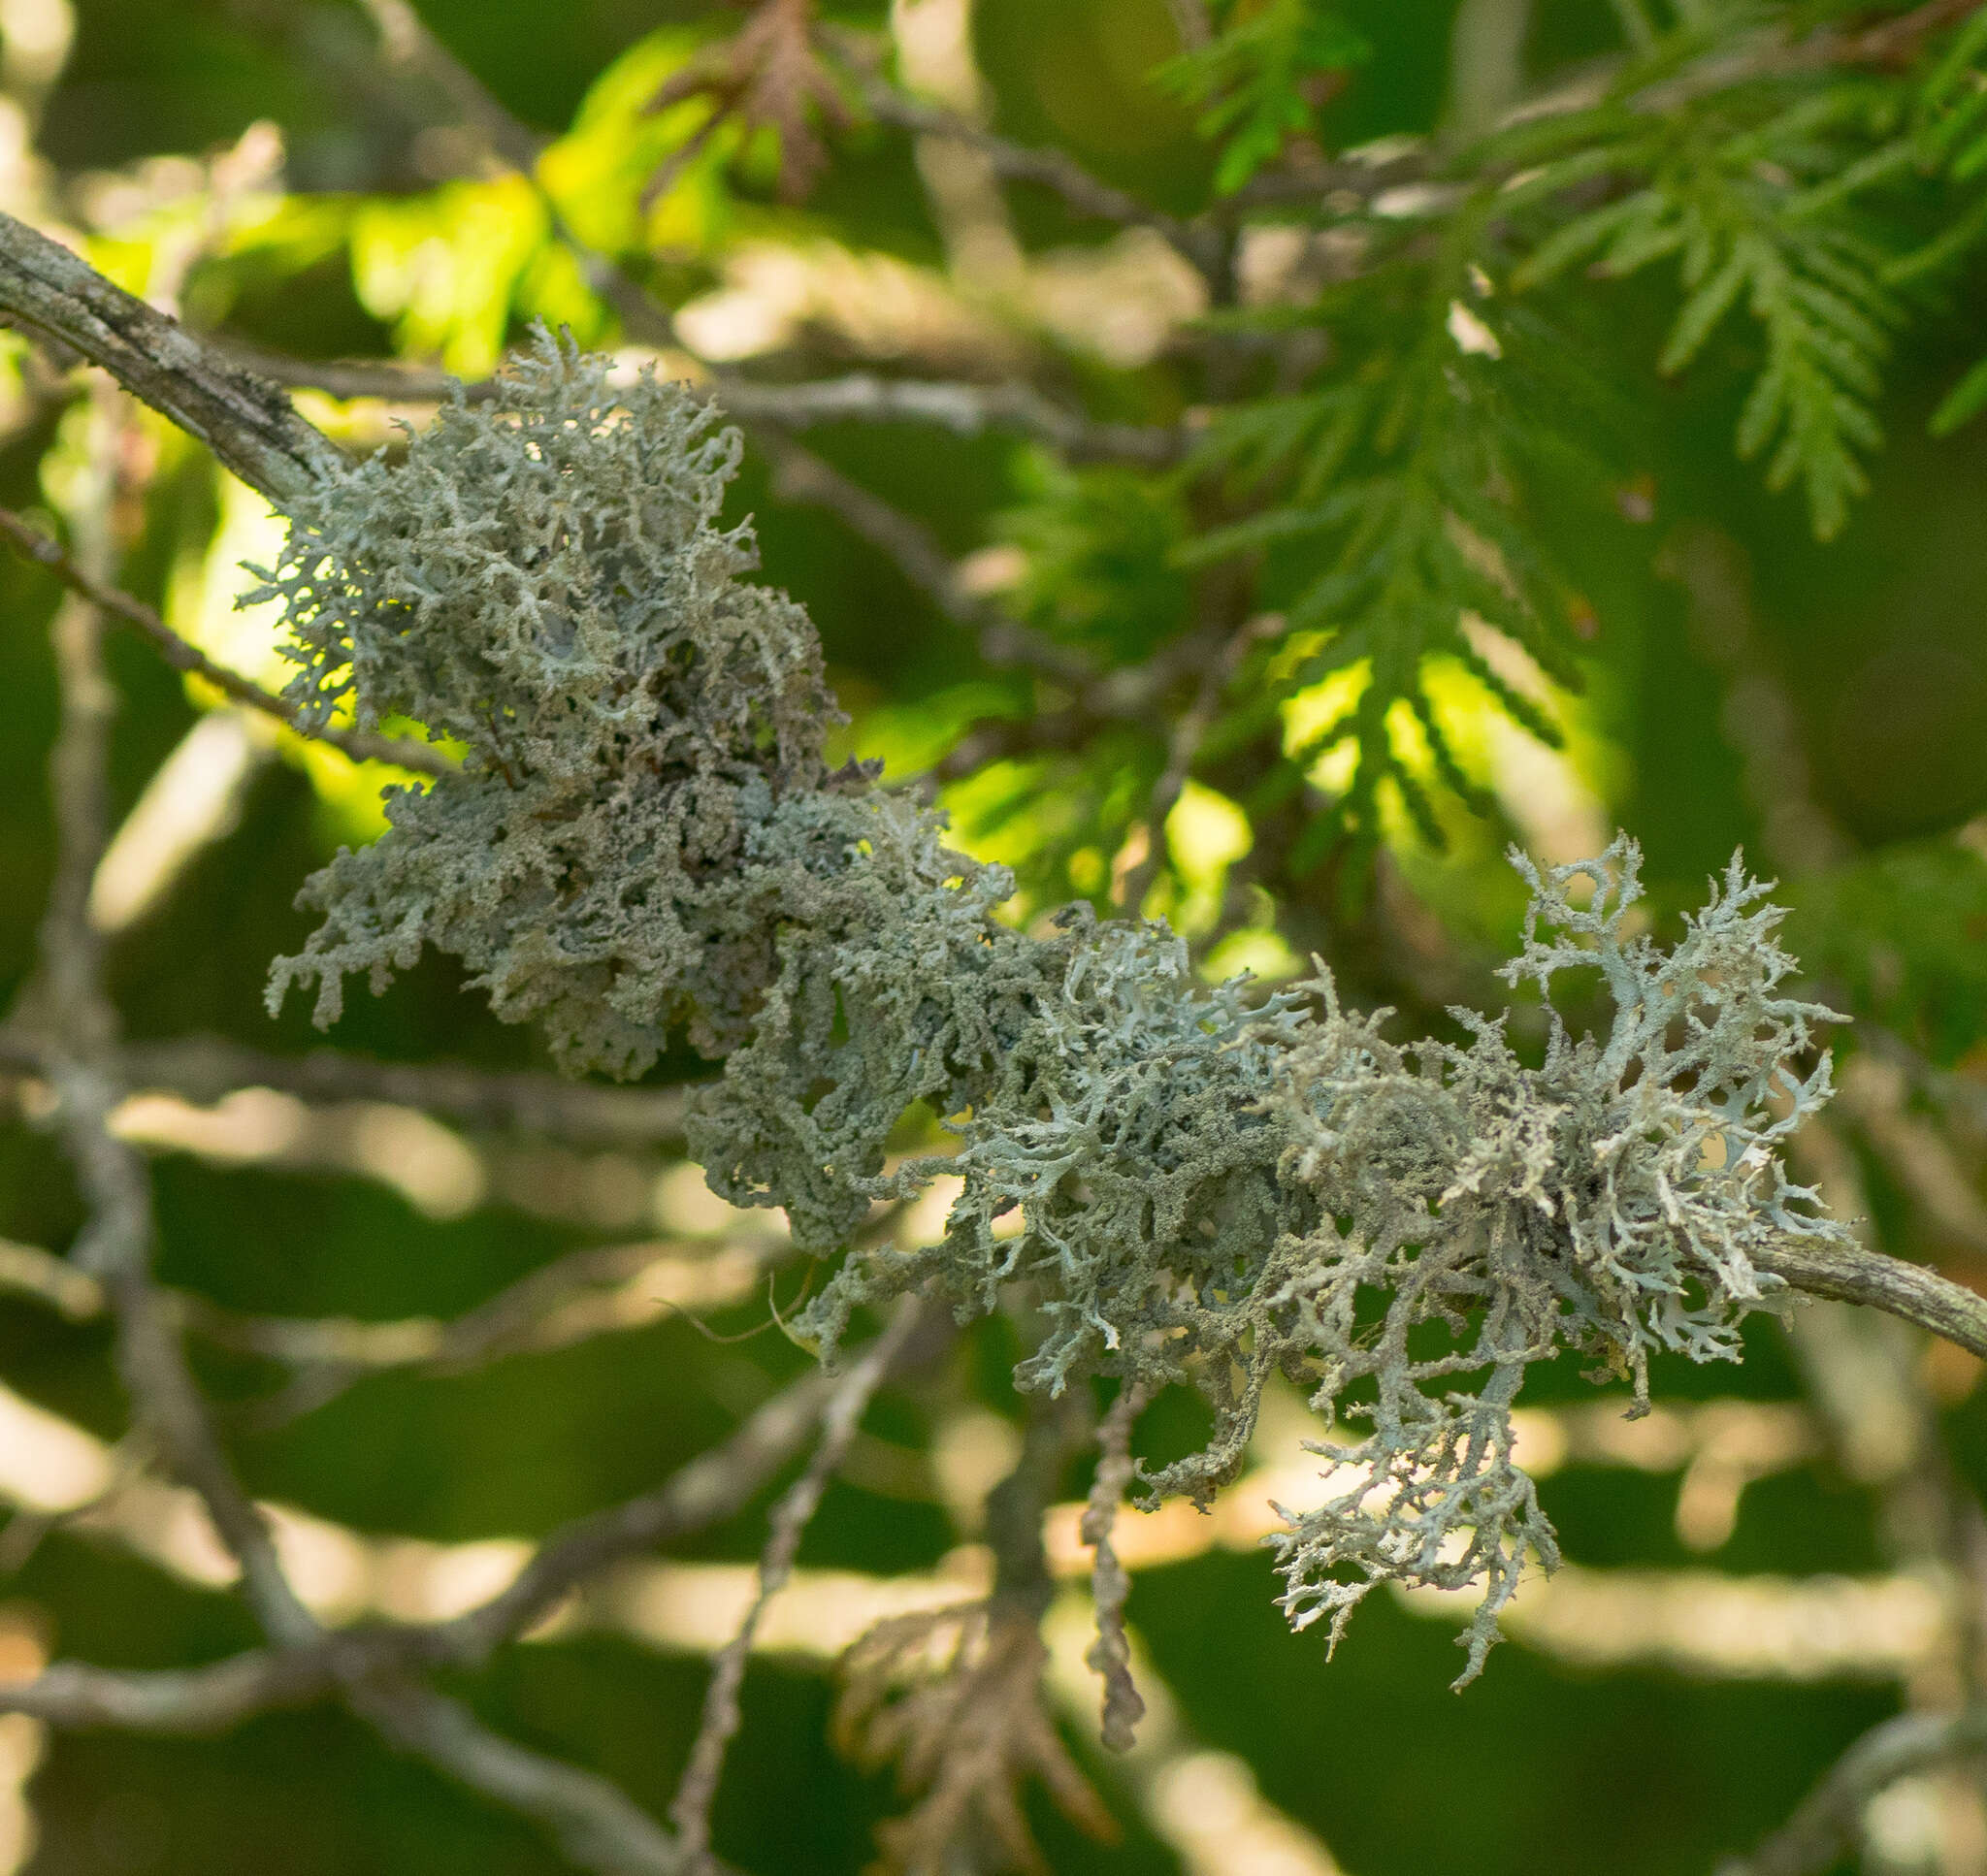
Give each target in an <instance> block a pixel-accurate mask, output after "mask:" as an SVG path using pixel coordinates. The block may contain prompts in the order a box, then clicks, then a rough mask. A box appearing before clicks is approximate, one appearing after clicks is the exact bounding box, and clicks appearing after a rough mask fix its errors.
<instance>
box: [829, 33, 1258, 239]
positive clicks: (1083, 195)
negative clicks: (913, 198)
mask: <svg viewBox="0 0 1987 1876" xmlns="http://www.w3.org/2000/svg"><path fill="white" fill-rule="evenodd" d="M832 37H833V39H834V40H835V41H836V43H837V48H838V49H839V50H840V52H841V54H842V56H843V57H844V59H845V60H846V61H847V64H848V68H849V70H850V72H851V74H852V75H853V77H854V79H855V81H856V86H857V90H858V93H859V95H860V96H861V98H862V101H863V109H864V110H866V111H867V112H868V113H869V114H870V115H871V116H872V117H874V118H875V119H876V120H877V122H878V123H885V124H890V125H892V126H894V127H895V128H896V129H898V130H907V131H909V132H911V133H912V135H914V136H918V137H942V138H945V139H948V140H949V141H951V142H953V143H958V144H963V145H965V146H966V147H967V148H969V149H973V150H977V151H978V152H979V153H980V154H981V155H982V156H984V157H986V158H987V160H988V161H989V162H990V163H991V164H992V165H993V166H994V170H995V171H996V172H997V173H998V174H999V175H1001V176H1004V177H1008V178H1011V179H1013V180H1014V181H1017V182H1036V183H1039V184H1041V185H1042V186H1043V187H1044V188H1047V189H1052V190H1054V191H1055V193H1056V194H1058V195H1059V196H1060V197H1061V198H1062V200H1063V201H1064V202H1066V203H1067V204H1068V205H1069V206H1070V207H1071V208H1072V209H1074V210H1076V211H1077V213H1079V214H1083V215H1092V216H1095V217H1096V218H1097V219H1098V220H1100V221H1115V222H1118V223H1120V224H1121V225H1123V226H1125V227H1131V228H1150V229H1151V230H1152V231H1153V232H1154V233H1155V234H1156V235H1158V236H1160V237H1161V238H1162V239H1163V240H1164V241H1165V242H1166V243H1167V244H1168V245H1169V246H1171V247H1173V248H1175V249H1177V250H1178V251H1179V253H1180V254H1181V255H1183V256H1184V257H1185V258H1186V260H1187V261H1188V262H1189V264H1190V265H1191V266H1193V267H1194V268H1195V269H1197V270H1198V271H1199V272H1201V273H1203V274H1205V273H1210V272H1213V271H1217V270H1219V268H1220V266H1221V263H1222V248H1223V243H1222V234H1221V231H1220V229H1219V228H1217V227H1216V226H1215V225H1214V224H1213V223H1212V222H1209V221H1205V220H1195V221H1183V220H1182V219H1181V218H1180V217H1179V216H1178V215H1169V214H1168V213H1166V211H1165V210H1163V209H1156V208H1154V207H1153V206H1152V204H1150V203H1148V202H1141V201H1139V199H1138V198H1137V197H1136V196H1134V195H1128V194H1126V193H1125V191H1124V190H1123V189H1120V188H1117V187H1115V186H1114V185H1113V184H1111V183H1109V182H1106V181H1105V180H1104V179H1103V178H1101V177H1097V176H1092V175H1091V172H1090V171H1089V170H1087V169H1085V168H1084V167H1083V165H1082V164H1081V163H1079V162H1077V161H1076V160H1075V159H1074V158H1073V157H1071V156H1069V155H1067V154H1065V153H1064V152H1063V151H1061V150H1059V149H1042V148H1034V147H1031V146H1027V145H1025V144H1016V143H1012V142H1010V141H1009V140H1008V139H1007V138H1005V137H1001V136H998V135H996V134H995V133H994V132H993V131H991V130H987V129H984V128H983V127H982V126H981V125H979V124H976V123H975V122H974V121H973V120H972V119H971V118H970V117H966V116H962V115H961V113H958V112H956V111H949V110H947V109H946V108H945V107H943V106H942V105H934V104H927V103H926V102H924V101H923V100H922V99H919V98H913V97H909V96H907V95H906V94H905V93H903V92H901V91H899V90H898V89H897V88H896V86H895V85H893V84H891V83H890V82H889V81H887V80H885V79H884V78H882V77H881V76H880V75H879V74H878V73H877V71H876V70H875V68H874V64H873V61H872V58H871V55H870V52H869V49H868V48H867V46H866V45H864V44H863V43H862V42H861V41H860V40H858V39H857V38H856V37H855V36H854V35H852V34H848V33H840V32H838V33H835V34H833V35H832Z"/></svg>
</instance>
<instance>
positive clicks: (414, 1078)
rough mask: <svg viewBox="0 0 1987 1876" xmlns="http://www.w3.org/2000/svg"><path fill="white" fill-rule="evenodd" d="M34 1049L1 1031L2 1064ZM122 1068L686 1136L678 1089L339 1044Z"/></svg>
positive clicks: (176, 1053) (445, 1110) (563, 1126)
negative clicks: (383, 1057) (386, 1057)
mask: <svg viewBox="0 0 1987 1876" xmlns="http://www.w3.org/2000/svg"><path fill="white" fill-rule="evenodd" d="M9 1062H13V1063H17V1064H18V1065H20V1066H22V1067H32V1066H33V1065H34V1061H33V1058H32V1056H30V1055H28V1054H26V1052H25V1051H23V1050H22V1049H21V1047H20V1046H19V1045H18V1044H15V1045H12V1046H10V1043H9V1041H8V1039H7V1037H6V1036H5V1035H4V1033H0V1063H9ZM118 1064H119V1067H120V1069H121V1071H122V1073H123V1075H124V1077H125V1079H126V1081H127V1082H129V1084H131V1085H132V1086H133V1087H135V1088H170V1089H171V1090H172V1091H173V1092H174V1093H176V1094H180V1095H183V1096H184V1097H185V1098H186V1099H187V1100H189V1101H199V1102H212V1101H218V1100H220V1099H221V1098H222V1097H223V1096H224V1095H226V1094H229V1093H232V1092H233V1091H234V1090H235V1089H236V1088H243V1087H272V1088H277V1089H278V1090H279V1091H281V1092H282V1093H285V1094H294V1095H297V1096H299V1097H300V1098H301V1099H303V1100H306V1101H385V1102H390V1103H391V1104H392V1105H394V1106H396V1107H404V1108H419V1109H421V1110H422V1111H423V1112H425V1113H429V1114H435V1115H441V1116H446V1117H447V1118H449V1119H451V1120H454V1121H457V1122H459V1123H460V1124H461V1125H463V1126H466V1127H470V1128H474V1129H487V1130H489V1131H492V1132H515V1133H527V1134H537V1135H540V1136H542V1137H544V1138H546V1139H549V1140H563V1141H568V1142H571V1143H574V1144H579V1145H600V1146H625V1147H637V1146H638V1147H671V1146H674V1145H676V1144H677V1143H679V1142H680V1141H681V1139H682V1137H683V1108H684V1096H685V1090H684V1089H683V1088H681V1087H597V1086H593V1085H590V1084H587V1083H584V1082H568V1081H565V1080H563V1079H561V1078H560V1077H558V1076H556V1075H537V1074H529V1073H527V1074H515V1073H510V1074H506V1073H500V1072H494V1071H489V1070H484V1069H476V1068H471V1067H468V1066H466V1065H463V1064H459V1063H452V1062H382V1061H375V1060H372V1059H370V1058H368V1057H366V1056H363V1055H348V1054H343V1053H341V1052H340V1051H337V1050H330V1049H320V1050H315V1051H312V1052H311V1053H309V1054H308V1055H272V1054H269V1053H267V1052H265V1051H261V1050H256V1049H246V1048H244V1047H242V1046H241V1045H239V1044H237V1043H232V1042H229V1041H227V1040H226V1039H225V1038H224V1037H220V1036H184V1037H179V1038H176V1039H174V1040H172V1041H169V1042H145V1043H128V1044H126V1045H125V1046H124V1047H123V1049H122V1050H120V1051H119V1052H118Z"/></svg>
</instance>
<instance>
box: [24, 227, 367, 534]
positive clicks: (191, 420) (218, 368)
mask: <svg viewBox="0 0 1987 1876" xmlns="http://www.w3.org/2000/svg"><path fill="white" fill-rule="evenodd" d="M0 322H4V323H6V324H8V325H12V326H16V327H19V328H21V329H22V330H24V331H27V332H32V333H35V334H37V335H39V336H40V337H41V338H43V339H45V340H52V341H54V343H56V344H57V345H59V346H62V347H64V348H66V349H67V350H68V351H71V352H77V353H80V354H81V356H82V357H84V358H86V359H88V360H89V361H90V362H91V363H92V364H95V365H101V366H102V367H103V368H104V369H105V370H106V371H107V372H110V373H111V375H112V376H113V377H114V378H115V379H116V380H117V382H118V383H119V384H121V385H122V386H123V387H124V388H125V390H127V391H129V392H130V393H131V394H132V395H133V396H134V397H137V398H141V399H143V400H144V401H145V402H146V403H147V404H150V405H151V406H152V408H153V409H155V410H158V411H161V412H163V413H164V414H165V415H166V416H167V417H169V418H171V419H172V421H173V422H174V423H176V424H177V425H179V428H180V429H181V430H183V431H185V432H186V433H187V435H189V436H191V437H198V438H199V439H200V440H201V441H202V442H204V443H205V444H206V445H207V446H208V448H209V449H211V450H212V451H213V453H214V455H215V456H216V457H217V458H219V460H220V461H221V463H222V464H223V465H224V466H225V467H227V468H228V469H232V470H233V471H234V472H235V474H237V475H238V476H240V477H241V479H242V480H243V481H244V482H246V483H247V484H248V486H249V487H250V488H251V489H255V490H258V491H259V492H260V493H261V494H263V495H265V496H267V497H268V498H269V500H270V501H272V502H274V503H275V504H276V505H277V507H278V508H280V507H282V506H283V505H284V503H285V502H286V501H289V500H291V499H292V498H294V497H296V496H298V495H300V494H302V493H303V492H304V491H305V490H307V489H309V488H310V487H311V486H312V485H313V484H314V483H315V482H316V481H317V480H318V479H319V478H320V477H322V476H324V475H327V474H330V473H333V472H335V471H336V470H337V469H338V468H339V466H340V463H341V460H342V459H341V458H340V456H339V452H338V450H337V448H336V447H335V446H334V445H333V444H332V443H331V441H330V440H329V439H328V438H326V437H324V436H322V435H321V434H320V433H319V432H317V431H316V430H314V429H312V428H311V427H310V425H309V424H308V423H306V422H305V421H304V419H303V418H301V417H300V416H298V415H297V413H296V411H295V410H293V409H292V408H291V407H290V401H289V399H288V398H286V397H285V396H284V395H283V394H282V392H281V391H280V390H279V389H278V388H277V386H275V385H273V384H269V383H266V382H264V381H263V380H261V379H259V378H256V377H255V376H253V375H252V374H251V373H249V372H244V371H241V370H239V369H238V368H237V367H235V366H233V365H231V364H229V363H228V361H227V360H226V359H225V358H224V357H223V356H222V355H221V354H220V353H219V352H218V351H216V350H215V349H214V348H213V347H212V346H210V345H207V344H204V343H203V342H202V341H201V340H197V339H195V338H194V337H193V335H192V334H191V333H189V332H187V331H186V329H185V328H184V327H183V326H181V325H180V324H179V321H178V320H176V319H172V318H169V317H168V316H167V315H166V314H165V313H162V312H160V311H158V310H156V309H155V308H154V307H148V306H147V305H146V303H145V302H144V301H143V300H140V299H137V298H135V297H134V296H133V295H131V294H129V293H126V292H125V291H124V289H123V288H122V287H119V286H116V285H114V284H113V282H111V281H110V280H107V279H106V278H105V277H104V276H103V275H101V274H99V273H98V272H97V271H96V269H95V268H93V267H91V266H90V265H89V264H88V263H87V262H86V261H83V260H81V259H80V258H78V256H76V255H75V254H72V253H71V252H70V251H69V249H68V248H66V247H64V246H63V245H62V244H61V243H59V242H53V241H50V240H49V238H48V236H46V235H43V234H40V233H38V232H37V231H36V230H34V229H32V228H30V227H28V226H27V224H26V223H25V222H21V221H16V219H15V218H14V217H13V216H12V215H8V214H0Z"/></svg>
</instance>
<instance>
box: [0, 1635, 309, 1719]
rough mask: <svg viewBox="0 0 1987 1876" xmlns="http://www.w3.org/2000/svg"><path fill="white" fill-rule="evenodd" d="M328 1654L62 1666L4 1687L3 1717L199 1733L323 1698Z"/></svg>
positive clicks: (274, 1652)
mask: <svg viewBox="0 0 1987 1876" xmlns="http://www.w3.org/2000/svg"><path fill="white" fill-rule="evenodd" d="M335 1678H336V1677H335V1675H334V1673H333V1671H332V1666H331V1657H330V1654H329V1651H327V1650H325V1649H307V1648H285V1649H268V1648H257V1649H250V1650H248V1651H246V1652H244V1653H243V1654H239V1655H231V1656H229V1657H228V1659H227V1660H225V1661H220V1662H216V1663H214V1664H213V1666H211V1667H188V1668H165V1669H159V1670H154V1671H151V1672H124V1671H119V1670H116V1669H114V1668H109V1667H93V1666H89V1665H88V1664H87V1663H84V1662H74V1661H58V1662H55V1663H53V1664H51V1665H50V1666H48V1667H46V1668H45V1669H43V1671H42V1672H41V1673H40V1674H38V1675H37V1676H36V1677H35V1678H34V1679H33V1680H31V1681H16V1682H12V1683H6V1684H0V1713H27V1714H31V1715H33V1717H34V1718H36V1719H38V1720H44V1721H46V1722H47V1723H48V1724H49V1725H50V1726H53V1727H59V1728H61V1729H62V1730H64V1731H67V1732H88V1731H93V1730H98V1729H112V1730H117V1731H120V1732H146V1733H181V1734H187V1733H191V1734H199V1733H213V1732H225V1731H226V1730H228V1729H229V1728H230V1727H234V1726H238V1725H239V1724H240V1723H241V1722H242V1721H244V1720H246V1719H251V1718H253V1717H254V1716H255V1715H256V1714H259V1713H272V1712H275V1711H277V1709H279V1708H282V1707H286V1706H303V1705H309V1703H310V1702H312V1701H315V1700H320V1699H322V1698H324V1696H325V1694H326V1693H327V1692H328V1691H329V1690H330V1688H331V1687H332V1686H333V1685H334V1684H335Z"/></svg>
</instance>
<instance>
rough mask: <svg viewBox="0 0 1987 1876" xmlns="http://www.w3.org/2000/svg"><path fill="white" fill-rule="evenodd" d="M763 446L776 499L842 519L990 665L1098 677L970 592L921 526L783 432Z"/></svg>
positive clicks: (1082, 680) (766, 437) (1076, 678)
mask: <svg viewBox="0 0 1987 1876" xmlns="http://www.w3.org/2000/svg"><path fill="white" fill-rule="evenodd" d="M757 440H758V442H759V443H760V445H761V447H762V448H763V449H764V450H765V453H766V455H767V456H768V457H769V459H770V460H771V463H772V472H773V493H774V494H775V495H777V496H778V497H780V499H781V500H782V501H800V502H808V503H812V504H814V505H816V506H819V507H823V508H827V509H828V510H829V511H830V512H831V513H832V514H834V515H836V516H838V517H839V518H840V519H841V520H842V521H843V522H845V523H846V524H847V525H848V527H849V530H850V532H851V533H853V534H856V535H858V536H859V537H860V538H862V539H863V540H866V541H867V542H868V543H869V544H870V545H871V546H872V547H874V548H876V549H877V550H878V551H879V552H881V553H882V554H884V555H885V556H887V557H888V558H889V559H890V560H892V561H894V562H896V567H897V570H898V571H899V572H900V573H901V574H903V576H904V578H905V579H907V580H908V581H909V582H910V583H911V584H912V585H913V586H915V587H916V588H917V589H918V590H919V591H920V592H921V593H923V594H924V595H925V596H926V598H928V599H929V600H930V601H931V603H932V604H933V605H934V606H936V607H937V608H938V610H939V611H940V612H941V613H943V614H944V615H945V617H946V618H948V619H950V620H951V621H952V622H953V624H954V625H957V626H961V627H963V628H964V629H965V630H966V631H970V632H972V633H973V634H974V635H975V637H976V638H977V639H978V640H979V644H980V654H981V656H982V657H983V658H985V659H986V661H987V663H990V664H993V665H995V666H1007V665H1016V664H1020V665H1025V666H1026V667H1028V668H1029V669H1032V670H1038V671H1041V672H1042V673H1043V674H1044V675H1046V676H1050V677H1054V678H1056V679H1057V680H1058V681H1059V682H1060V683H1064V684H1086V683H1088V682H1090V681H1091V679H1092V678H1093V676H1094V673H1092V672H1091V668H1090V666H1089V665H1088V664H1087V663H1084V661H1083V660H1082V659H1080V658H1078V657H1076V656H1075V655H1074V654H1072V653H1070V652H1068V651H1066V650H1065V649H1064V648H1063V647H1062V646H1060V645H1058V644H1057V643H1055V641H1054V640H1053V639H1048V638H1045V637H1043V636H1042V634H1041V633H1039V632H1035V631H1029V630H1028V629H1027V628H1026V626H1023V625H1021V624H1019V623H1018V622H1017V621H1015V620H1012V619H1009V618H1006V617H1004V616H1003V615H1002V614H1001V613H999V612H998V611H996V610H995V609H994V607H992V606H990V605H988V604H987V603H986V602H985V601H984V600H982V599H980V598H976V597H974V596H973V595H972V594H970V593H968V592H966V591H965V589H964V588H963V587H962V586H961V583H960V577H959V568H958V566H956V565H955V564H954V563H953V561H952V559H951V557H950V556H949V555H948V554H947V553H946V552H945V550H944V548H942V547H941V546H939V544H938V541H937V539H936V537H935V536H934V535H933V534H931V532H930V531H929V530H928V528H926V527H925V525H924V524H923V523H922V522H919V521H915V520H913V519H912V518H911V517H910V516H909V515H907V514H905V513H904V512H903V510H902V509H901V508H896V507H893V506H892V505H891V503H889V502H888V501H884V500H883V498H882V497H881V496H879V495H875V494H872V493H871V492H870V491H869V490H868V489H865V488H864V487H863V485H862V484H861V483H860V482H854V481H851V480H850V479H849V478H848V477H847V476H846V475H844V474H843V473H842V472H841V470H840V469H836V468H834V467H833V466H832V465H831V464H829V463H825V462H823V461H822V459H821V458H820V457H819V456H816V455H815V454H814V453H813V451H812V450H807V449H803V448H801V447H800V445H799V444H798V443H796V442H793V441H791V440H790V439H789V438H788V437H785V436H783V435H780V434H779V433H777V432H772V433H758V434H757Z"/></svg>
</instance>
